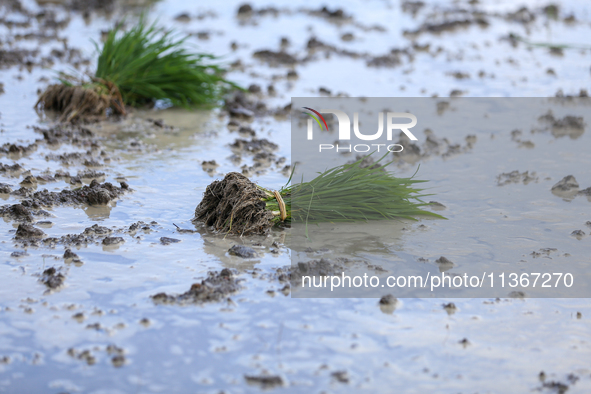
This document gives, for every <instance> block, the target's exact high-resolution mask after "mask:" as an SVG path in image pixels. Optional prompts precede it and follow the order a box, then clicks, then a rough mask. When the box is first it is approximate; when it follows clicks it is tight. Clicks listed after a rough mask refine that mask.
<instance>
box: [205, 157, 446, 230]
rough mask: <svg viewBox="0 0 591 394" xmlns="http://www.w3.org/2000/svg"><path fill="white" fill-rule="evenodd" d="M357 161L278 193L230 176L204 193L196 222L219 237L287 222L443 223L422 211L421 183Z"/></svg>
mask: <svg viewBox="0 0 591 394" xmlns="http://www.w3.org/2000/svg"><path fill="white" fill-rule="evenodd" d="M384 157H385V156H384ZM384 157H382V158H381V159H380V160H378V163H379V162H381V161H382V160H383V159H384ZM362 161H363V160H358V161H356V162H354V163H351V164H344V165H341V166H338V167H335V168H332V169H329V170H326V171H324V172H322V173H319V175H318V176H317V177H316V178H314V179H313V180H311V181H309V182H300V183H296V184H292V185H290V186H286V187H284V188H282V189H280V190H278V191H272V190H270V189H267V188H264V187H262V186H258V185H255V184H254V183H252V182H250V181H249V180H248V179H247V178H246V177H244V176H243V175H241V174H238V173H230V174H228V175H226V177H225V178H224V180H222V181H215V182H213V183H212V184H211V185H209V186H208V187H207V189H206V191H205V193H204V196H203V200H202V201H201V203H200V204H199V205H198V206H197V209H196V210H195V220H197V221H201V222H204V223H206V224H207V225H210V226H213V228H214V229H215V230H218V231H221V232H229V233H234V234H240V235H242V234H252V233H254V234H263V233H265V232H267V231H268V229H270V228H271V227H273V226H275V225H289V224H290V223H291V222H294V223H304V224H306V225H308V224H313V223H321V222H330V223H336V222H357V221H370V220H393V219H400V218H405V219H412V220H416V216H430V217H436V218H440V219H445V218H444V217H443V216H441V215H438V214H436V213H433V212H429V211H425V210H423V209H422V207H424V206H427V205H429V203H425V202H423V201H422V200H421V198H422V197H426V196H428V195H430V194H422V189H418V188H416V187H415V185H416V184H419V183H423V182H426V181H423V180H417V179H414V177H410V178H397V177H395V176H393V175H392V174H391V173H389V172H388V171H385V170H384V169H385V167H386V166H388V165H389V164H391V163H386V164H383V165H374V166H370V167H363V166H361V163H362ZM288 183H289V182H288Z"/></svg>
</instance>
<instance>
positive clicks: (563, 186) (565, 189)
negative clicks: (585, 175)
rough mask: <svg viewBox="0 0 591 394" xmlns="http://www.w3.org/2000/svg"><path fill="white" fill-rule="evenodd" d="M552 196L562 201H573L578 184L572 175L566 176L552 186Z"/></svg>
mask: <svg viewBox="0 0 591 394" xmlns="http://www.w3.org/2000/svg"><path fill="white" fill-rule="evenodd" d="M551 190H552V194H554V195H555V196H558V197H562V198H564V199H567V200H568V199H573V198H574V196H575V195H576V194H577V192H578V191H579V183H578V182H577V180H576V179H575V177H574V176H572V175H567V176H565V177H564V178H562V179H561V180H560V181H559V182H558V183H556V184H555V185H554V186H552V189H551Z"/></svg>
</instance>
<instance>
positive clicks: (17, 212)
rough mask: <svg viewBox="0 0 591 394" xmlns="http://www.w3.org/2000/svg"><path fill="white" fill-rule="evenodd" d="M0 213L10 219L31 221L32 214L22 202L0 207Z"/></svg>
mask: <svg viewBox="0 0 591 394" xmlns="http://www.w3.org/2000/svg"><path fill="white" fill-rule="evenodd" d="M0 214H1V215H2V216H4V217H7V218H9V219H12V220H16V221H19V222H32V221H33V215H32V214H31V211H30V210H29V209H28V208H26V207H25V206H23V205H22V204H14V205H10V206H5V207H2V208H0Z"/></svg>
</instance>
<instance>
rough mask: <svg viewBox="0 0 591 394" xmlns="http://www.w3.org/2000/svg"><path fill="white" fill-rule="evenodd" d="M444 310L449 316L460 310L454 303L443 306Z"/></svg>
mask: <svg viewBox="0 0 591 394" xmlns="http://www.w3.org/2000/svg"><path fill="white" fill-rule="evenodd" d="M443 309H444V310H445V311H446V312H447V314H448V315H453V314H454V313H456V311H457V310H458V308H457V307H456V304H454V303H453V302H450V303H447V304H443Z"/></svg>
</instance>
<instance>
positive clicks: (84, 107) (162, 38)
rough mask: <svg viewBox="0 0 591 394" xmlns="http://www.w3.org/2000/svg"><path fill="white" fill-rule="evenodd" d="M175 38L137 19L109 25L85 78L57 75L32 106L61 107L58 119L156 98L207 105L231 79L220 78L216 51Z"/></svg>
mask: <svg viewBox="0 0 591 394" xmlns="http://www.w3.org/2000/svg"><path fill="white" fill-rule="evenodd" d="M186 39H187V37H184V38H178V37H177V36H176V35H175V34H174V33H172V32H167V31H164V29H162V28H158V27H157V26H156V25H155V24H153V25H151V26H147V25H146V24H145V22H144V20H143V18H142V19H140V20H139V22H138V24H137V25H135V26H134V27H133V28H131V29H130V30H128V31H126V32H121V26H120V25H118V26H117V27H116V28H115V29H113V30H112V31H111V32H110V33H109V35H108V36H107V39H106V41H105V43H104V45H103V47H102V48H99V46H98V44H96V43H95V46H96V49H97V52H98V53H99V57H98V62H97V69H96V72H95V74H94V75H93V76H89V77H88V78H85V79H86V80H79V79H78V80H77V79H76V78H75V77H72V76H65V77H63V78H60V83H59V84H55V85H51V86H49V87H48V88H47V90H45V92H44V93H42V94H41V96H40V97H39V100H38V101H37V104H36V107H37V108H43V109H48V110H55V111H58V112H60V113H61V117H60V121H72V120H74V119H78V118H93V117H104V116H107V115H109V114H116V115H125V113H126V111H125V106H126V105H128V106H140V105H145V104H149V103H152V102H154V101H156V100H165V101H167V102H168V103H170V104H171V105H175V106H184V107H189V106H193V105H213V104H215V103H216V101H217V100H218V99H219V98H220V95H221V93H223V91H224V90H226V89H227V88H230V87H234V88H237V86H236V85H235V84H233V83H232V82H229V81H227V80H225V79H224V78H223V73H224V70H223V69H222V68H220V67H219V66H218V65H216V64H212V62H214V61H215V60H216V57H215V56H213V55H210V54H203V53H201V54H195V53H190V52H188V51H187V50H186V49H185V48H183V46H184V44H185V41H186Z"/></svg>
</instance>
